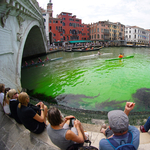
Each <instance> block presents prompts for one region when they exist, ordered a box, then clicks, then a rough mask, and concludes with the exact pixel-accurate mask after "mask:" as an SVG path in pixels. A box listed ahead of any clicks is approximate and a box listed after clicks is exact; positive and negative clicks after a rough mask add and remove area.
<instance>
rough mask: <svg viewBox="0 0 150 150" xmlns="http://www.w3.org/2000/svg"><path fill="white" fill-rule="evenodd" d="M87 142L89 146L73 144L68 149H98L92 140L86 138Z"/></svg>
mask: <svg viewBox="0 0 150 150" xmlns="http://www.w3.org/2000/svg"><path fill="white" fill-rule="evenodd" d="M85 143H89V146H83V144H73V145H71V146H69V147H68V148H67V149H66V150H98V148H96V147H94V146H91V141H90V140H85Z"/></svg>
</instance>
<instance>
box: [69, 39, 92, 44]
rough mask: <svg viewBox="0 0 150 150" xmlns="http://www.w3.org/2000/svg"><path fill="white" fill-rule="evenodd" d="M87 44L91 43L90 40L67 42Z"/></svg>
mask: <svg viewBox="0 0 150 150" xmlns="http://www.w3.org/2000/svg"><path fill="white" fill-rule="evenodd" d="M88 42H92V41H91V40H77V41H69V43H71V44H72V43H88Z"/></svg>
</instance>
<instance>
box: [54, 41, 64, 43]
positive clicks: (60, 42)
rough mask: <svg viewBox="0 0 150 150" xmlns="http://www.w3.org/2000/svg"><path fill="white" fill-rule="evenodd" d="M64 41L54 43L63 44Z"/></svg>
mask: <svg viewBox="0 0 150 150" xmlns="http://www.w3.org/2000/svg"><path fill="white" fill-rule="evenodd" d="M63 42H64V41H59V42H54V43H63Z"/></svg>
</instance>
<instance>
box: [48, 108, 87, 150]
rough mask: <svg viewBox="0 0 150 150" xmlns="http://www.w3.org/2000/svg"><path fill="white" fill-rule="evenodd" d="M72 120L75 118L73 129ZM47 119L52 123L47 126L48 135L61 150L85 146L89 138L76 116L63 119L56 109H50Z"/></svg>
mask: <svg viewBox="0 0 150 150" xmlns="http://www.w3.org/2000/svg"><path fill="white" fill-rule="evenodd" d="M71 118H73V120H71V123H72V125H73V126H72V127H71V126H69V124H70V119H71ZM47 119H48V121H49V123H50V124H49V125H48V126H47V133H48V135H49V137H50V139H51V141H52V142H53V143H54V144H55V145H56V146H58V147H59V148H60V149H61V150H66V149H67V148H68V147H70V146H71V145H73V144H75V143H77V144H79V143H80V144H81V145H83V143H84V141H85V140H87V138H88V137H87V136H86V135H85V133H84V129H83V127H82V125H81V122H80V121H79V120H77V119H76V120H75V117H74V116H67V117H65V118H63V117H62V115H61V112H60V111H59V110H58V109H57V108H56V107H52V108H50V109H49V111H48V118H47Z"/></svg>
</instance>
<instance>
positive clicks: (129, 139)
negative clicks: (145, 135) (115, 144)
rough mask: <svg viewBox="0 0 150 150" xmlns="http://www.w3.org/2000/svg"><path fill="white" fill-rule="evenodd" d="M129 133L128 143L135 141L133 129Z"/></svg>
mask: <svg viewBox="0 0 150 150" xmlns="http://www.w3.org/2000/svg"><path fill="white" fill-rule="evenodd" d="M128 133H129V136H128V141H127V143H131V144H132V143H133V134H132V132H131V131H128Z"/></svg>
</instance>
